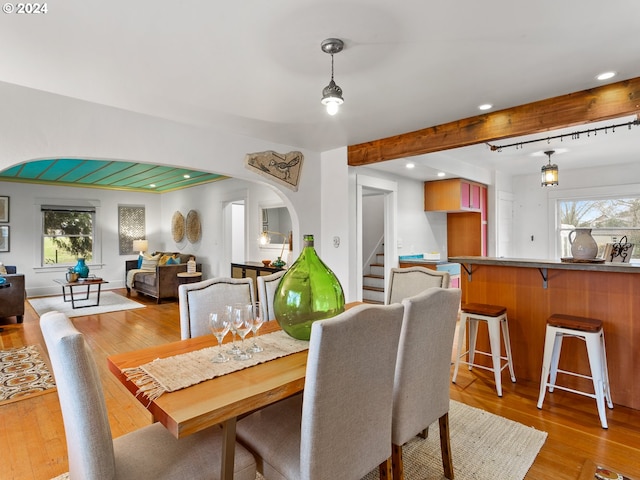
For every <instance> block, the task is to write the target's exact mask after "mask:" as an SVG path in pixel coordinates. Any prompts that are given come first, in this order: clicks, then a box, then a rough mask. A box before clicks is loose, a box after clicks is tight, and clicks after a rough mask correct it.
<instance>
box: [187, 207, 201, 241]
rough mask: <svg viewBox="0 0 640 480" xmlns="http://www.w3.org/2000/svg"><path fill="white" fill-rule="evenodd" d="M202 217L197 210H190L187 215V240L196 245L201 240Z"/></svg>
mask: <svg viewBox="0 0 640 480" xmlns="http://www.w3.org/2000/svg"><path fill="white" fill-rule="evenodd" d="M200 233H201V230H200V217H199V216H198V212H196V211H195V210H189V213H187V240H189V241H190V242H191V243H196V242H197V241H198V240H200Z"/></svg>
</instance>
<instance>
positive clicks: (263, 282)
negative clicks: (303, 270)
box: [257, 270, 287, 322]
mask: <svg viewBox="0 0 640 480" xmlns="http://www.w3.org/2000/svg"><path fill="white" fill-rule="evenodd" d="M285 273H287V272H286V271H285V270H282V271H280V272H275V273H272V274H271V275H259V276H258V277H257V283H258V300H259V301H260V306H261V308H262V318H263V319H264V321H265V322H268V321H270V320H275V319H276V315H275V313H274V312H273V298H274V297H275V295H276V290H277V288H278V285H279V284H280V279H281V278H282V276H283V275H284V274H285Z"/></svg>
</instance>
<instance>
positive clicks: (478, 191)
mask: <svg viewBox="0 0 640 480" xmlns="http://www.w3.org/2000/svg"><path fill="white" fill-rule="evenodd" d="M424 209H425V210H426V211H431V212H447V253H448V255H449V256H450V257H452V256H461V255H462V256H470V255H473V256H486V255H487V232H488V215H487V210H488V209H487V187H486V185H483V184H481V183H476V182H472V181H469V180H465V179H463V178H452V179H447V180H436V181H433V182H424Z"/></svg>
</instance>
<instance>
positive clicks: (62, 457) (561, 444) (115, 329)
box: [0, 290, 640, 480]
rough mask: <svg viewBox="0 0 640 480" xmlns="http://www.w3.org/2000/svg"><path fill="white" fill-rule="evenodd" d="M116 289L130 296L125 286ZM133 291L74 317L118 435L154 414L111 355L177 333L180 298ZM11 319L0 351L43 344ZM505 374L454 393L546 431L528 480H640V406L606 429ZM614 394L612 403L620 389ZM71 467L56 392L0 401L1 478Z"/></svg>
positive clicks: (468, 379) (572, 398) (28, 319)
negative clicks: (620, 479)
mask: <svg viewBox="0 0 640 480" xmlns="http://www.w3.org/2000/svg"><path fill="white" fill-rule="evenodd" d="M115 292H116V293H119V294H122V295H125V291H124V290H121V291H120V290H116V291H115ZM133 296H134V298H135V299H136V300H138V301H140V302H142V303H145V304H147V308H144V309H138V310H129V311H125V312H114V313H109V314H103V315H92V316H85V317H77V318H74V319H73V323H74V324H75V325H76V327H77V328H78V329H79V330H80V331H82V332H83V333H84V334H85V336H86V339H87V341H88V343H89V345H90V346H91V349H92V350H93V352H94V356H95V359H96V361H97V363H98V367H99V368H100V374H101V378H102V382H103V387H104V392H105V397H106V402H107V408H108V410H109V419H110V422H111V428H112V432H113V435H114V437H117V436H120V435H123V434H125V433H127V432H130V431H132V430H135V429H137V428H139V427H142V426H144V425H146V424H148V423H149V422H150V421H151V418H150V416H149V414H148V413H147V412H146V410H145V409H144V408H143V407H142V406H141V405H140V404H139V403H138V402H137V400H135V399H134V398H133V397H132V396H131V394H130V393H129V392H127V391H126V390H125V388H124V387H123V386H121V385H120V383H119V382H118V381H117V380H116V379H115V377H114V376H113V375H112V374H111V373H110V372H109V371H108V370H107V366H106V360H105V359H106V357H107V356H109V355H112V354H114V353H118V352H126V351H130V350H136V349H139V348H143V347H146V346H150V345H155V344H159V343H164V342H169V341H175V340H179V338H180V326H179V314H178V304H177V303H162V304H160V305H157V304H156V303H155V301H153V300H149V299H145V297H142V296H136V295H135V294H133ZM12 322H15V318H12V319H9V320H2V319H0V326H2V327H3V328H4V331H3V332H0V348H2V349H8V348H13V347H18V346H22V345H28V344H39V345H41V346H42V347H43V348H44V342H43V340H42V335H41V333H40V328H39V319H38V316H37V315H36V314H35V312H34V311H33V309H32V308H31V307H30V305H29V304H27V312H26V316H25V320H24V323H23V324H21V325H17V324H15V323H12ZM517 354H518V353H517V352H514V355H517ZM541 354H542V352H541ZM610 368H613V366H610ZM517 374H518V372H516V376H517ZM503 378H504V379H505V380H504V382H505V383H504V386H503V389H504V395H503V397H502V398H498V397H497V396H496V394H495V389H494V384H493V379H492V376H491V374H490V373H489V372H484V371H479V372H475V371H474V372H473V373H470V372H468V371H467V370H466V369H461V370H460V373H459V374H458V383H457V384H456V385H453V384H452V385H451V390H450V391H451V398H453V399H455V400H459V401H462V402H464V403H467V404H469V405H472V406H474V407H478V408H482V409H484V410H487V411H490V412H492V413H495V414H498V415H502V416H504V417H507V418H510V419H512V420H515V421H518V422H521V423H523V424H525V425H530V426H532V427H534V428H537V429H539V430H544V431H546V432H548V433H549V436H548V438H547V441H546V442H545V444H544V446H543V447H542V450H541V451H540V454H539V455H538V457H537V459H536V461H535V463H534V464H533V466H532V467H531V469H530V471H529V473H528V475H527V477H526V478H527V479H539V480H548V479H570V480H574V479H577V478H578V477H579V476H580V474H581V470H582V466H583V463H584V462H585V461H590V460H593V461H596V462H601V463H603V464H606V465H608V466H610V467H612V468H613V467H615V468H619V469H620V470H622V471H623V472H625V473H626V474H627V475H630V476H631V477H633V478H636V479H640V411H637V410H631V409H629V408H624V407H621V406H618V405H616V406H615V408H614V409H613V410H610V411H608V414H607V416H608V421H609V429H608V430H603V429H602V428H601V427H600V423H599V421H598V416H597V412H596V407H595V402H594V401H593V400H591V399H588V398H585V397H581V396H577V395H573V394H569V393H566V392H559V391H556V392H555V393H553V394H550V395H549V394H548V395H547V397H546V400H545V404H544V409H543V410H538V409H537V408H536V401H537V395H538V384H537V382H535V383H534V382H525V381H518V383H516V384H512V383H511V382H510V381H509V380H508V377H507V375H506V374H505V375H504V376H503ZM612 394H613V400H614V402H615V392H613V393H612ZM435 428H437V427H432V429H435ZM434 433H435V432H434ZM454 463H455V457H454ZM66 471H67V458H66V443H65V436H64V427H63V424H62V418H61V414H60V406H59V403H58V397H57V394H56V393H50V394H45V395H41V396H38V397H34V398H30V399H26V400H22V401H19V402H15V403H12V404H7V405H3V406H0V479H2V480H4V479H7V480H8V479H16V480H29V479H33V480H47V479H50V478H52V477H55V476H56V475H58V474H60V473H63V472H66ZM408 480H410V479H408ZM421 480H422V479H421ZM501 480H505V479H501Z"/></svg>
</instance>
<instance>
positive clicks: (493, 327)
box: [487, 320, 502, 397]
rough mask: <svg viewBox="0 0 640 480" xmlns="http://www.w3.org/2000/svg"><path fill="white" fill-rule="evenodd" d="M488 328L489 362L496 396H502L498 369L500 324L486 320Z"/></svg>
mask: <svg viewBox="0 0 640 480" xmlns="http://www.w3.org/2000/svg"><path fill="white" fill-rule="evenodd" d="M487 327H488V330H489V345H490V346H491V362H492V364H493V378H494V379H495V382H496V391H497V392H498V396H499V397H501V396H502V370H500V363H501V362H500V325H499V324H498V322H496V321H495V320H493V321H490V322H487Z"/></svg>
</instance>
